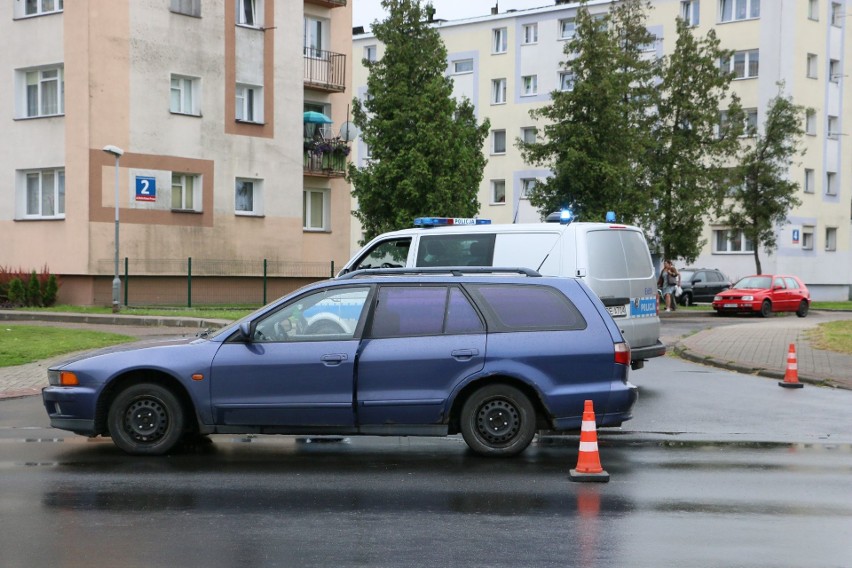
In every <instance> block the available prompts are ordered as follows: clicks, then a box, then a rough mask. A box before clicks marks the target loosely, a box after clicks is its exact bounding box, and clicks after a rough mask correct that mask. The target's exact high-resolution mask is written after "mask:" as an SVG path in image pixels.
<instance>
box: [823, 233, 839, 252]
mask: <svg viewBox="0 0 852 568" xmlns="http://www.w3.org/2000/svg"><path fill="white" fill-rule="evenodd" d="M825 250H827V251H835V250H837V227H826V228H825Z"/></svg>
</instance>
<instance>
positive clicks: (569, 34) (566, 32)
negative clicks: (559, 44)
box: [559, 18, 577, 39]
mask: <svg viewBox="0 0 852 568" xmlns="http://www.w3.org/2000/svg"><path fill="white" fill-rule="evenodd" d="M576 30H577V21H576V20H575V19H574V18H564V19H562V20H559V39H571V38H573V37H574V32H575V31H576Z"/></svg>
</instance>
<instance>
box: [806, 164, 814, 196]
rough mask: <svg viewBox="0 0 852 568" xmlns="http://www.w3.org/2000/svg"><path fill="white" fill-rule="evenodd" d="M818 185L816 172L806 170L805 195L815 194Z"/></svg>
mask: <svg viewBox="0 0 852 568" xmlns="http://www.w3.org/2000/svg"><path fill="white" fill-rule="evenodd" d="M815 185H816V174H815V173H814V170H812V169H810V168H805V188H804V190H805V193H813V192H814V186H815Z"/></svg>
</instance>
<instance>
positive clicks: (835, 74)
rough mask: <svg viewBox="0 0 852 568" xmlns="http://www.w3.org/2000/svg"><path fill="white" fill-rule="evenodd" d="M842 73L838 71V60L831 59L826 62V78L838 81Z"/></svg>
mask: <svg viewBox="0 0 852 568" xmlns="http://www.w3.org/2000/svg"><path fill="white" fill-rule="evenodd" d="M841 76H842V73H841V71H840V61H839V60H837V59H831V60H829V62H828V80H829V81H831V82H832V83H839V82H840V77H841Z"/></svg>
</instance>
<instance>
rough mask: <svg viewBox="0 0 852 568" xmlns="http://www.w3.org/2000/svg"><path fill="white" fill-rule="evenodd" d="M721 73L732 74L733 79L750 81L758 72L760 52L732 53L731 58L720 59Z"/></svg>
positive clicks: (752, 50)
mask: <svg viewBox="0 0 852 568" xmlns="http://www.w3.org/2000/svg"><path fill="white" fill-rule="evenodd" d="M721 65H722V71H723V72H727V73H733V75H734V79H752V78H754V77H757V75H758V71H759V70H760V52H759V51H758V50H757V49H751V50H749V51H737V52H734V56H733V57H731V58H725V59H722V64H721Z"/></svg>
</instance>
